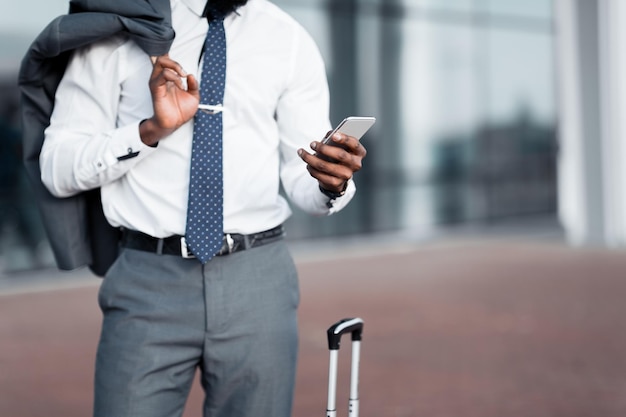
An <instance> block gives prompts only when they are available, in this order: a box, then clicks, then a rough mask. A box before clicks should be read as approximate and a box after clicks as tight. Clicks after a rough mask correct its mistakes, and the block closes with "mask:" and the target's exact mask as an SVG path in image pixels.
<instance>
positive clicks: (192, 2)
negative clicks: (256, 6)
mask: <svg viewBox="0 0 626 417" xmlns="http://www.w3.org/2000/svg"><path fill="white" fill-rule="evenodd" d="M181 1H182V2H183V3H184V4H185V5H186V6H187V7H189V9H191V11H192V12H194V13H195V14H196V15H198V16H202V12H204V6H206V2H207V0H181ZM251 1H252V0H248V3H250V2H251ZM246 6H247V5H246ZM246 6H243V7H240V8H239V9H237V11H236V12H235V13H231V15H242V14H244V13H245V10H246Z"/></svg>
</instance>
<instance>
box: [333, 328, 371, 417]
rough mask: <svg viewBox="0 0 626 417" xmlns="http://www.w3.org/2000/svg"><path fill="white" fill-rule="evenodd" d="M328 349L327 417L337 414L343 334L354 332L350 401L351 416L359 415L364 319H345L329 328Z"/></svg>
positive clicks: (349, 413) (356, 416)
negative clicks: (338, 363) (360, 362)
mask: <svg viewBox="0 0 626 417" xmlns="http://www.w3.org/2000/svg"><path fill="white" fill-rule="evenodd" d="M326 333H327V335H328V349H329V350H330V363H329V366H328V404H327V406H326V417H335V416H336V415H337V406H336V400H337V360H338V357H339V347H340V345H341V336H343V335H344V334H346V333H351V334H352V364H351V371H350V399H349V402H348V409H349V411H348V415H349V417H358V415H359V360H360V354H361V338H362V336H363V320H362V319H360V318H352V319H343V320H341V321H339V322H337V323H335V324H333V325H332V326H330V328H329V329H328V331H327V332H326Z"/></svg>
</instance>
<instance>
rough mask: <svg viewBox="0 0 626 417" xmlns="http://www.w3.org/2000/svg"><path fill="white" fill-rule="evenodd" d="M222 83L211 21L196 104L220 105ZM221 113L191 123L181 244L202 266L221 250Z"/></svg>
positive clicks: (220, 47)
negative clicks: (184, 217)
mask: <svg viewBox="0 0 626 417" xmlns="http://www.w3.org/2000/svg"><path fill="white" fill-rule="evenodd" d="M225 79H226V36H225V33H224V21H223V20H213V21H211V22H210V23H209V31H208V33H207V37H206V40H205V43H204V54H203V61H202V75H201V80H200V103H201V104H208V105H218V104H222V103H223V99H224V84H225ZM222 208H223V181H222V113H221V112H219V111H218V112H214V113H207V112H204V111H198V113H197V114H196V117H195V120H194V132H193V145H192V150H191V174H190V179H189V201H188V207H187V226H186V230H185V240H186V241H187V245H188V247H189V249H191V252H192V253H193V254H194V255H195V256H196V258H198V259H199V260H200V261H201V262H202V263H203V264H204V263H206V262H208V261H209V260H210V259H211V258H212V257H213V256H214V255H215V254H216V253H217V252H218V251H219V250H220V248H221V247H222V242H223V238H224V220H223V214H222Z"/></svg>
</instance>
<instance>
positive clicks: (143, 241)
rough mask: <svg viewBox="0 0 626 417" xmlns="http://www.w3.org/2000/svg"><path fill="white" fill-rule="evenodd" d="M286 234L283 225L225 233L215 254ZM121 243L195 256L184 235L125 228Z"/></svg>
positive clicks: (224, 253) (139, 247)
mask: <svg viewBox="0 0 626 417" xmlns="http://www.w3.org/2000/svg"><path fill="white" fill-rule="evenodd" d="M284 235H285V232H284V230H283V226H282V225H280V226H276V227H275V228H273V229H269V230H266V231H264V232H259V233H253V234H250V235H242V234H239V233H226V234H224V243H223V244H222V248H221V249H220V250H219V252H217V254H216V255H215V256H222V255H228V254H231V253H235V252H239V251H242V250H246V249H251V248H256V247H258V246H262V245H265V244H267V243H272V242H275V241H277V240H280V239H282V238H283V236H284ZM121 245H122V247H124V248H128V249H136V250H141V251H145V252H153V253H156V254H159V255H176V256H181V257H183V258H195V256H193V254H192V253H191V250H190V249H189V248H188V247H187V243H186V242H185V237H184V236H179V235H175V236H170V237H166V238H161V239H159V238H156V237H152V236H150V235H147V234H145V233H141V232H137V231H134V230H127V229H124V230H123V231H122V241H121Z"/></svg>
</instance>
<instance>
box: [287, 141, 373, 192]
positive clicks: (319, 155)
mask: <svg viewBox="0 0 626 417" xmlns="http://www.w3.org/2000/svg"><path fill="white" fill-rule="evenodd" d="M332 141H333V144H327V145H324V144H322V143H320V142H313V143H311V148H312V149H313V150H314V151H315V152H316V153H315V154H310V153H308V152H306V151H305V150H304V149H300V150H298V155H300V158H302V160H303V161H304V162H306V164H307V170H308V171H309V173H310V174H311V176H312V177H314V178H316V179H317V180H318V181H319V182H320V183H321V184H322V185H323V187H324V188H325V189H327V190H331V191H341V190H342V189H343V187H344V185H345V183H346V181H348V180H349V179H350V178H352V176H353V175H354V173H355V172H357V171H359V170H360V169H361V167H362V161H363V158H364V157H365V155H366V154H367V151H366V149H365V147H364V146H363V145H362V144H361V143H360V142H359V141H358V140H356V139H355V138H353V137H351V136H347V135H344V134H341V133H339V134H335V135H334V136H333V139H332Z"/></svg>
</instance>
